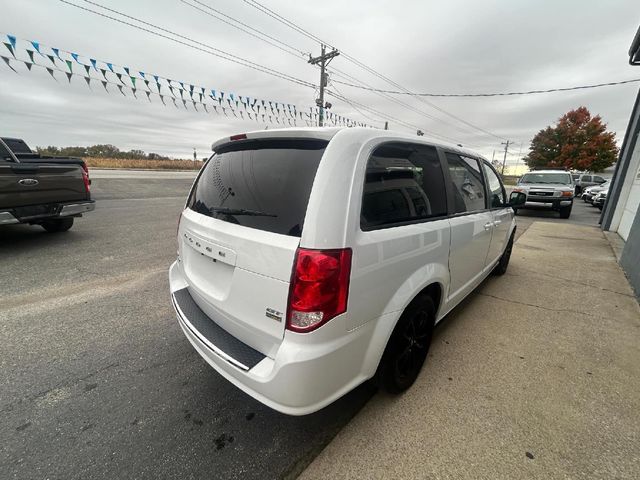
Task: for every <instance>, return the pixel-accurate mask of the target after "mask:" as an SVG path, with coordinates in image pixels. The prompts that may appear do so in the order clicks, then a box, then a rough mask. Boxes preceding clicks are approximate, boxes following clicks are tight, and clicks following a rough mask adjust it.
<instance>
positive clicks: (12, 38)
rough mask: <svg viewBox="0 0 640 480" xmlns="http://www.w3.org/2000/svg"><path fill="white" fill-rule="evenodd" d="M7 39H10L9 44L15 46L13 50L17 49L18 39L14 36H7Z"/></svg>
mask: <svg viewBox="0 0 640 480" xmlns="http://www.w3.org/2000/svg"><path fill="white" fill-rule="evenodd" d="M7 38H8V39H9V42H11V45H13V48H16V37H14V36H13V35H7Z"/></svg>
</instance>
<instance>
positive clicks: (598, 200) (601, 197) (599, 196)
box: [591, 188, 609, 210]
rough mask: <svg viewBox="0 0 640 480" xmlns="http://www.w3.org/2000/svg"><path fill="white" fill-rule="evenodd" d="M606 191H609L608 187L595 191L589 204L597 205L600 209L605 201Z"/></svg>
mask: <svg viewBox="0 0 640 480" xmlns="http://www.w3.org/2000/svg"><path fill="white" fill-rule="evenodd" d="M608 193H609V189H608V188H607V189H606V190H601V191H600V192H598V193H596V195H595V197H594V198H593V201H592V202H591V204H592V205H593V206H594V207H598V208H599V209H600V210H602V209H603V208H604V202H606V201H607V194H608Z"/></svg>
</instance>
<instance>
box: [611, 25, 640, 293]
mask: <svg viewBox="0 0 640 480" xmlns="http://www.w3.org/2000/svg"><path fill="white" fill-rule="evenodd" d="M629 63H630V64H631V65H637V66H639V67H640V29H638V32H637V33H636V36H635V38H634V39H633V42H632V44H631V48H630V49H629ZM639 135H640V90H639V91H638V94H637V96H636V101H635V104H634V106H633V110H632V112H631V118H630V120H629V125H628V126H627V131H626V133H625V136H624V141H623V142H622V148H621V149H620V158H619V160H618V162H617V164H616V169H615V172H614V174H613V181H612V183H611V187H610V188H609V193H608V195H607V197H608V198H607V202H606V204H605V207H604V210H603V212H602V217H601V226H602V229H603V230H605V231H609V232H615V233H617V234H618V235H619V237H620V239H621V241H620V243H621V248H620V251H621V253H620V256H619V262H620V265H621V266H622V268H623V269H624V271H625V273H626V274H627V278H628V279H629V282H630V283H631V286H632V287H633V288H634V290H635V293H636V296H637V297H638V298H640V214H639V213H638V205H640V138H638V137H639Z"/></svg>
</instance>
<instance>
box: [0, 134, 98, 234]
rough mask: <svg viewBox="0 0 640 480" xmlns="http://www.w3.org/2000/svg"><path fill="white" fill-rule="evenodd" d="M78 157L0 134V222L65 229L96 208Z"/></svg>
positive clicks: (50, 229)
mask: <svg viewBox="0 0 640 480" xmlns="http://www.w3.org/2000/svg"><path fill="white" fill-rule="evenodd" d="M90 185H91V180H90V179H89V170H88V168H87V164H86V163H85V162H84V160H82V159H81V158H71V157H47V156H42V155H39V154H37V153H34V152H33V151H31V149H30V148H29V147H28V146H27V144H26V143H25V142H24V141H23V140H20V139H18V138H4V137H2V138H0V225H8V224H14V223H28V224H30V225H41V226H42V227H43V228H44V229H45V230H46V231H47V232H64V231H66V230H69V229H70V228H71V226H72V225H73V219H74V217H81V216H82V214H83V213H86V212H89V211H91V210H93V209H94V208H95V202H94V201H93V200H91V192H90Z"/></svg>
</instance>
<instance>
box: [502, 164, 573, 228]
mask: <svg viewBox="0 0 640 480" xmlns="http://www.w3.org/2000/svg"><path fill="white" fill-rule="evenodd" d="M513 191H514V192H522V193H524V194H525V195H526V196H527V201H526V203H525V204H524V205H523V206H521V207H517V208H516V209H515V211H516V214H517V212H518V210H519V209H521V208H527V209H529V208H530V209H547V210H555V211H557V212H559V213H560V218H569V216H570V215H571V209H572V208H573V179H572V178H571V174H570V173H568V172H563V171H558V170H536V171H533V172H528V173H525V174H524V175H523V176H522V177H520V180H518V183H517V185H516V187H515V188H514V189H513Z"/></svg>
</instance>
